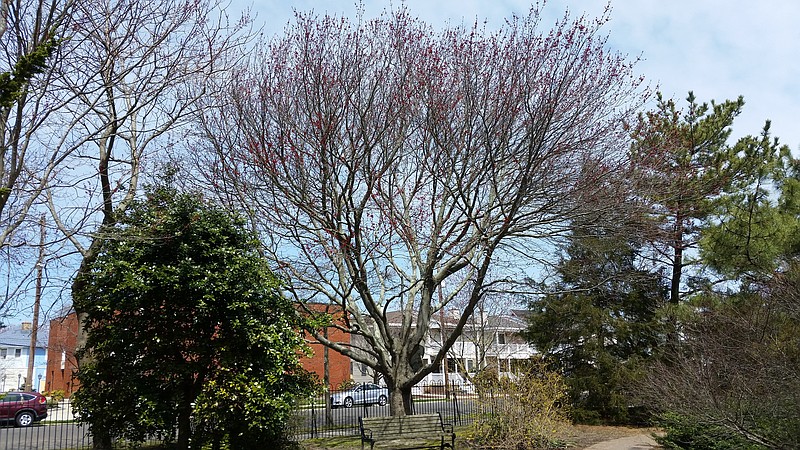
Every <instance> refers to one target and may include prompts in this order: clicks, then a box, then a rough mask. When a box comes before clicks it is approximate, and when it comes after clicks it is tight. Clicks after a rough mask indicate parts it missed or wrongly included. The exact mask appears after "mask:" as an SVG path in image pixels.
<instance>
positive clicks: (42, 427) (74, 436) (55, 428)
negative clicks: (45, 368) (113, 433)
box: [0, 399, 159, 450]
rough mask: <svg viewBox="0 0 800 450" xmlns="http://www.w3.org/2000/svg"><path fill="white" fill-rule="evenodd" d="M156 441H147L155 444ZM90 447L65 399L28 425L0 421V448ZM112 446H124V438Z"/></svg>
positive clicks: (84, 430)
mask: <svg viewBox="0 0 800 450" xmlns="http://www.w3.org/2000/svg"><path fill="white" fill-rule="evenodd" d="M158 442H159V441H152V442H148V444H157V443H158ZM89 448H92V437H91V435H90V434H89V430H88V429H87V428H86V427H85V426H81V425H79V424H78V423H77V422H76V421H75V416H74V414H73V412H72V405H71V403H70V401H69V399H66V400H62V401H60V402H58V403H55V404H53V405H50V407H49V408H48V410H47V417H46V418H44V419H43V420H41V421H39V422H36V423H34V424H33V425H31V426H29V427H16V426H14V422H13V420H9V421H4V422H0V450H67V449H69V450H82V449H89ZM116 448H127V445H126V444H125V443H124V442H119V443H117V444H116Z"/></svg>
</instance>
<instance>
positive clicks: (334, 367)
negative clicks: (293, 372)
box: [300, 304, 350, 389]
mask: <svg viewBox="0 0 800 450" xmlns="http://www.w3.org/2000/svg"><path fill="white" fill-rule="evenodd" d="M306 306H307V307H309V308H310V309H313V310H316V311H325V310H326V308H330V305H323V304H308V305H306ZM331 314H332V315H333V318H334V320H342V312H341V310H339V311H338V312H333V313H331ZM328 339H330V340H332V341H334V342H343V343H350V334H349V333H345V332H343V331H341V330H337V329H335V328H328ZM307 343H308V344H309V346H310V347H311V350H312V351H313V353H314V354H313V356H312V357H310V358H305V357H303V358H301V359H300V362H301V364H302V365H303V368H305V369H306V370H308V371H309V372H314V373H315V374H317V376H318V377H319V379H320V380H323V379H324V375H325V365H324V359H325V347H324V346H323V345H322V344H320V343H319V342H317V341H316V340H314V339H313V338H311V336H308V340H307ZM328 373H329V374H330V386H329V387H330V388H331V389H337V388H338V387H339V385H341V384H342V382H344V381H347V380H349V379H350V358H348V357H347V356H344V355H342V354H341V353H339V352H336V351H334V350H331V349H328Z"/></svg>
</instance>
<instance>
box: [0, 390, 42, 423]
mask: <svg viewBox="0 0 800 450" xmlns="http://www.w3.org/2000/svg"><path fill="white" fill-rule="evenodd" d="M0 395H2V394H0ZM45 417H47V399H46V398H45V396H44V395H42V394H40V393H38V392H9V393H7V394H5V395H4V396H3V397H2V399H0V421H4V422H7V421H11V420H13V421H14V425H16V426H18V427H29V426H31V425H33V424H34V422H38V421H40V420H42V419H44V418H45Z"/></svg>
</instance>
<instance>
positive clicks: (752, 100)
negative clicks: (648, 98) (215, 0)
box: [234, 0, 800, 156]
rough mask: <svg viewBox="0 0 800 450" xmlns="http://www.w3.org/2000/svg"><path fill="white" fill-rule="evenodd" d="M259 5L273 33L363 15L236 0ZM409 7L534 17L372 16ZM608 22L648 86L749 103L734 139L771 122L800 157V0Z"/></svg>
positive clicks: (581, 4)
mask: <svg viewBox="0 0 800 450" xmlns="http://www.w3.org/2000/svg"><path fill="white" fill-rule="evenodd" d="M236 1H237V3H235V4H234V6H239V5H252V6H251V7H252V12H253V13H255V14H256V22H257V23H258V24H259V25H263V26H264V31H265V33H267V34H276V33H281V32H282V30H283V29H284V27H285V25H286V24H287V23H288V22H290V21H292V20H293V17H294V13H293V11H294V10H297V11H303V12H307V11H314V12H316V13H318V14H326V13H327V14H331V15H338V16H345V17H347V18H351V19H352V18H355V17H356V11H357V4H358V3H357V1H355V0H327V1H321V0H316V1H315V0H294V1H285V0H253V2H250V1H249V0H236ZM401 4H405V5H406V6H407V7H408V9H409V11H410V12H411V14H412V15H414V16H417V17H419V18H421V19H423V20H425V21H426V22H427V23H429V24H431V25H432V26H434V27H435V28H438V27H441V26H443V25H445V24H447V23H448V22H449V23H451V24H461V23H466V24H472V23H474V22H475V20H476V19H477V20H478V21H480V22H483V21H486V23H487V27H488V28H489V29H496V28H498V27H500V26H501V25H502V24H503V21H504V20H505V18H507V17H510V16H511V15H512V14H517V15H524V14H527V12H528V10H529V9H530V7H531V4H532V3H531V1H524V0H406V1H405V2H400V1H393V2H389V1H388V0H386V1H384V0H364V1H363V8H364V10H365V16H366V17H367V18H370V17H376V16H378V15H379V14H380V12H381V11H382V10H383V9H385V8H391V7H394V8H397V7H398V6H400V5H401ZM606 4H607V3H606V1H605V0H548V1H547V2H546V4H545V7H544V13H545V15H544V16H545V17H546V18H547V19H546V20H545V22H544V23H545V24H548V25H549V24H552V23H553V22H554V21H555V20H556V19H557V18H560V17H561V16H563V14H564V12H565V11H567V10H569V11H570V13H571V14H572V15H575V16H577V15H581V14H587V15H588V16H589V17H597V16H600V15H602V13H603V10H604V9H605V7H606ZM610 6H611V12H610V18H611V20H610V22H609V23H608V24H607V25H605V28H604V29H605V31H606V33H608V34H609V47H610V48H611V49H613V50H616V51H618V52H621V53H623V54H626V55H628V56H629V58H631V59H635V58H641V61H640V62H639V63H638V65H637V66H636V70H637V71H638V73H639V74H641V75H643V76H644V77H645V78H646V80H647V81H648V83H649V84H650V85H652V86H657V87H658V90H659V91H661V92H662V93H663V95H664V96H665V97H667V98H674V99H675V100H676V101H677V102H678V105H679V106H685V105H686V103H685V98H686V97H687V94H688V92H689V91H693V92H694V94H695V97H696V98H697V100H698V101H701V102H703V101H710V100H716V101H718V102H720V101H723V100H726V99H731V100H733V99H736V98H737V97H738V96H740V95H741V96H743V97H744V100H745V106H744V109H743V112H742V114H741V115H740V116H739V117H738V118H737V119H736V121H735V122H734V125H733V137H734V138H736V137H740V136H744V135H748V134H753V135H755V134H759V133H760V132H761V129H762V128H763V126H764V122H765V121H766V120H767V119H769V120H771V121H772V126H771V132H772V135H773V136H776V137H778V138H780V142H781V143H783V144H786V145H788V146H789V148H791V149H792V151H793V153H794V154H795V155H796V156H798V155H800V127H799V126H798V125H799V123H798V122H799V120H798V119H800V2H798V1H796V0H758V1H753V0H748V1H744V0H691V1H689V0H612V1H611V2H610Z"/></svg>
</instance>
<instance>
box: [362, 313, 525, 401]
mask: <svg viewBox="0 0 800 450" xmlns="http://www.w3.org/2000/svg"><path fill="white" fill-rule="evenodd" d="M386 316H387V319H388V321H389V326H390V327H395V328H397V327H399V326H400V323H401V321H402V316H401V313H400V312H389V313H387V315H386ZM457 320H458V317H457V316H455V315H447V314H442V315H438V316H437V317H435V318H433V319H432V320H431V323H430V328H429V331H428V336H427V337H426V339H425V342H424V344H423V345H424V347H425V353H424V355H423V357H422V358H423V361H422V362H423V364H428V363H429V362H430V361H432V360H433V359H434V358H435V356H436V353H437V352H438V351H439V349H440V348H441V344H442V342H443V338H444V339H447V338H448V336H449V335H448V333H451V332H452V330H453V329H454V328H455V324H456V322H457ZM442 324H444V326H442ZM526 326H527V321H526V320H525V312H524V311H519V310H511V311H509V312H508V313H507V314H501V315H478V314H476V315H475V317H474V318H473V319H472V320H471V321H469V322H468V323H467V324H466V325H465V327H464V330H463V332H462V334H461V336H459V338H458V340H457V341H456V343H455V344H454V345H453V347H452V348H451V349H450V351H449V352H448V357H447V364H446V365H445V364H440V365H439V366H438V367H436V368H435V369H434V370H433V372H432V373H430V374H428V375H427V376H426V377H425V378H424V379H423V380H422V381H421V382H420V383H419V384H420V385H436V384H444V382H445V378H446V379H447V382H448V384H450V383H455V384H459V385H460V384H469V382H468V379H469V378H470V377H471V376H473V375H475V374H476V373H477V372H478V371H479V370H482V369H486V368H493V369H495V370H497V371H498V372H499V374H500V375H504V374H507V373H513V372H514V371H515V369H516V366H517V365H518V364H519V363H520V362H521V361H525V360H528V359H530V358H531V357H532V356H534V355H535V354H536V352H535V350H534V348H533V347H532V346H531V345H529V344H528V343H527V342H525V340H524V339H523V338H522V337H521V336H520V335H519V333H520V332H521V331H523V330H524V329H525V328H526ZM351 366H352V367H351V374H352V378H353V380H354V381H356V382H358V383H361V382H372V381H374V379H375V377H374V376H373V373H372V370H371V369H369V368H368V367H366V365H364V364H361V363H357V362H353V364H352V365H351Z"/></svg>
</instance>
